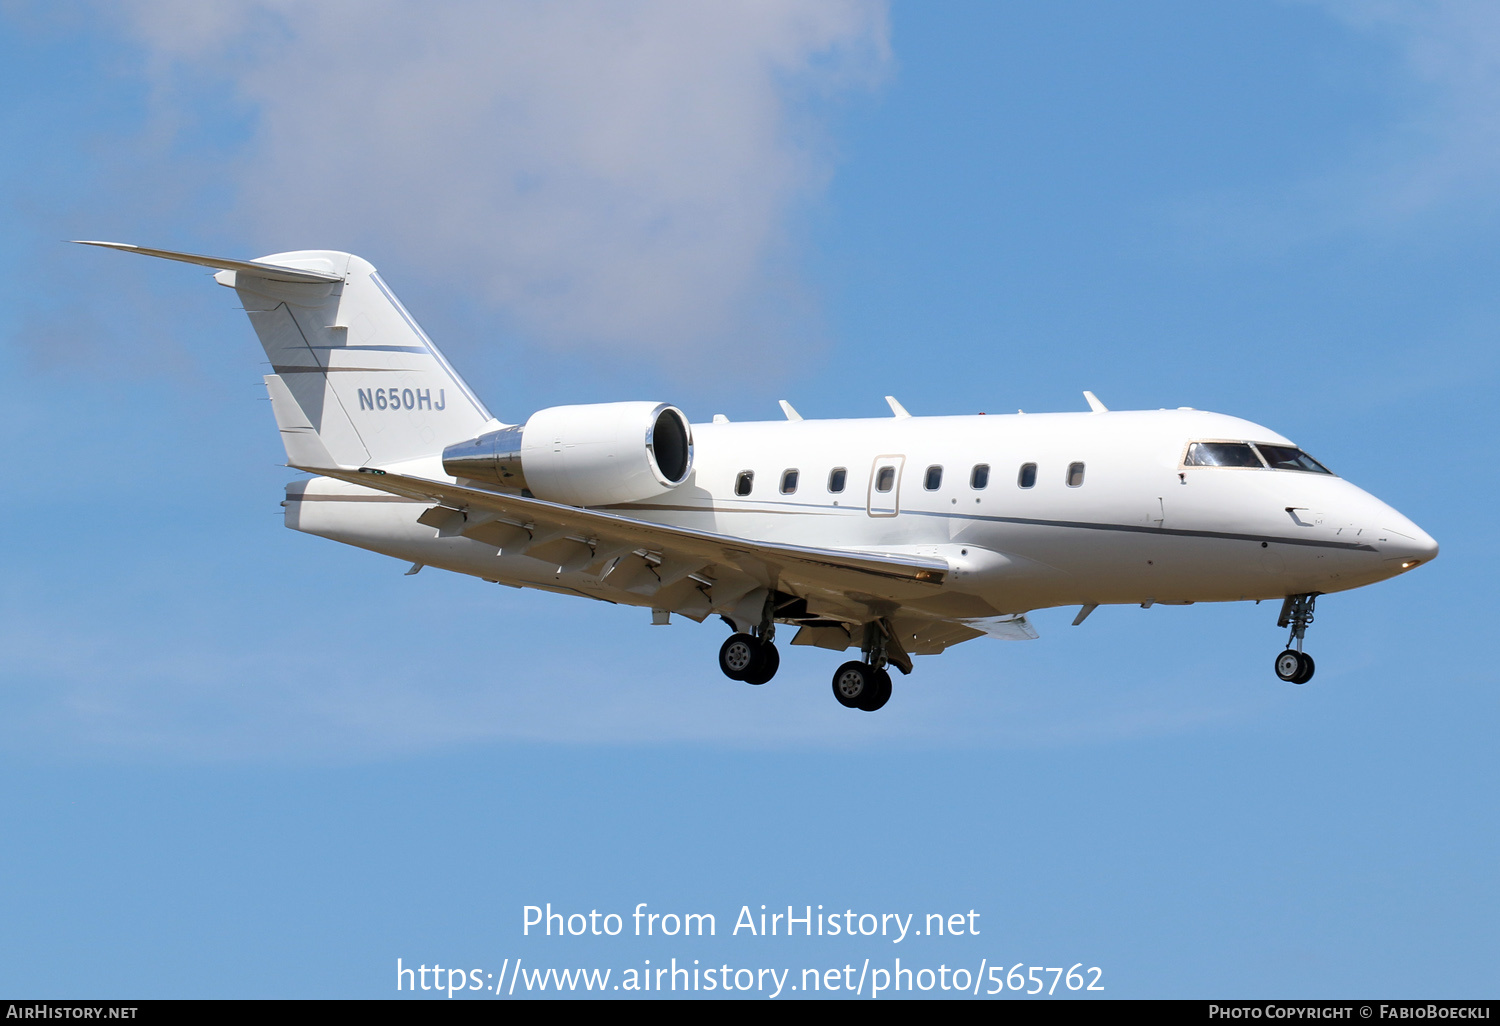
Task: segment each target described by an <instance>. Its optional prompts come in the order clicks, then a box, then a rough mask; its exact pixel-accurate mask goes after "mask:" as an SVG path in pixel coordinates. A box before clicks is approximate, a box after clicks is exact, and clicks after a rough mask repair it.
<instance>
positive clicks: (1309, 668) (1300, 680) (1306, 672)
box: [1292, 652, 1316, 684]
mask: <svg viewBox="0 0 1500 1026" xmlns="http://www.w3.org/2000/svg"><path fill="white" fill-rule="evenodd" d="M1300 655H1301V656H1302V672H1300V673H1298V674H1297V676H1296V677H1294V678H1293V679H1292V683H1293V684H1306V683H1307V682H1308V681H1310V680H1312V675H1313V670H1315V669H1316V667H1315V666H1314V665H1313V657H1312V656H1310V655H1308V654H1307V653H1306V652H1302V653H1300Z"/></svg>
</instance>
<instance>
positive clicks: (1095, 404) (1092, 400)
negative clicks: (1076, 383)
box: [1083, 392, 1109, 413]
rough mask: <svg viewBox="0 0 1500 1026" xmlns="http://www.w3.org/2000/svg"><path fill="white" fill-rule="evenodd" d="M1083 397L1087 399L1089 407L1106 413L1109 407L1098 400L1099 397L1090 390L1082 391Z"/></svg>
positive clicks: (1097, 411)
mask: <svg viewBox="0 0 1500 1026" xmlns="http://www.w3.org/2000/svg"><path fill="white" fill-rule="evenodd" d="M1083 397H1084V398H1085V399H1087V400H1088V401H1089V409H1091V410H1093V411H1094V412H1095V413H1108V412H1109V407H1108V406H1105V405H1104V404H1103V403H1101V402H1100V401H1099V397H1098V396H1097V395H1095V394H1094V393H1092V392H1084V393H1083Z"/></svg>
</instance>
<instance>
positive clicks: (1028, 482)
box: [1016, 463, 1036, 488]
mask: <svg viewBox="0 0 1500 1026" xmlns="http://www.w3.org/2000/svg"><path fill="white" fill-rule="evenodd" d="M1016 484H1018V485H1020V486H1021V487H1022V488H1030V487H1032V486H1033V485H1035V484H1036V464H1035V463H1023V464H1021V472H1020V473H1019V474H1017V475H1016Z"/></svg>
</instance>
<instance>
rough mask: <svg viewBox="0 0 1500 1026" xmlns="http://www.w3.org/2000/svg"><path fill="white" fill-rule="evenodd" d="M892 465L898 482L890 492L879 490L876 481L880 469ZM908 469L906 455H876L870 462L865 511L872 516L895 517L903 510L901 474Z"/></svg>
mask: <svg viewBox="0 0 1500 1026" xmlns="http://www.w3.org/2000/svg"><path fill="white" fill-rule="evenodd" d="M885 467H891V468H892V469H894V470H895V472H896V484H895V486H894V487H893V488H892V489H891V490H890V491H888V492H877V491H876V490H875V482H876V481H877V480H879V478H880V471H881V470H882V469H884V468H885ZM905 469H906V457H905V456H898V455H888V456H876V457H875V461H874V462H873V463H871V464H870V485H869V491H868V492H867V493H866V494H865V512H866V513H868V514H869V515H870V516H872V517H893V516H896V515H897V514H899V513H900V512H901V476H902V471H903V470H905Z"/></svg>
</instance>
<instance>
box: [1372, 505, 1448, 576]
mask: <svg viewBox="0 0 1500 1026" xmlns="http://www.w3.org/2000/svg"><path fill="white" fill-rule="evenodd" d="M1392 512H1395V511H1394V510H1392ZM1386 519H1387V523H1386V525H1385V526H1384V527H1383V528H1382V530H1381V532H1380V533H1381V535H1382V537H1383V541H1382V543H1381V549H1383V550H1384V554H1385V558H1386V559H1387V560H1388V561H1390V562H1393V563H1399V565H1400V568H1401V569H1402V570H1412V569H1415V568H1416V567H1418V566H1421V565H1422V564H1423V563H1427V562H1430V561H1431V560H1433V559H1436V558H1437V554H1438V543H1437V541H1436V539H1434V538H1433V537H1432V535H1430V534H1428V533H1427V532H1426V531H1424V530H1422V529H1421V528H1420V527H1418V526H1417V525H1416V524H1414V523H1412V522H1411V521H1410V520H1408V519H1406V518H1405V517H1403V516H1401V515H1400V514H1399V513H1397V514H1396V516H1395V517H1394V518H1390V517H1388V518H1386ZM1392 519H1394V520H1395V522H1394V523H1391V522H1390V521H1391V520H1392Z"/></svg>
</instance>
